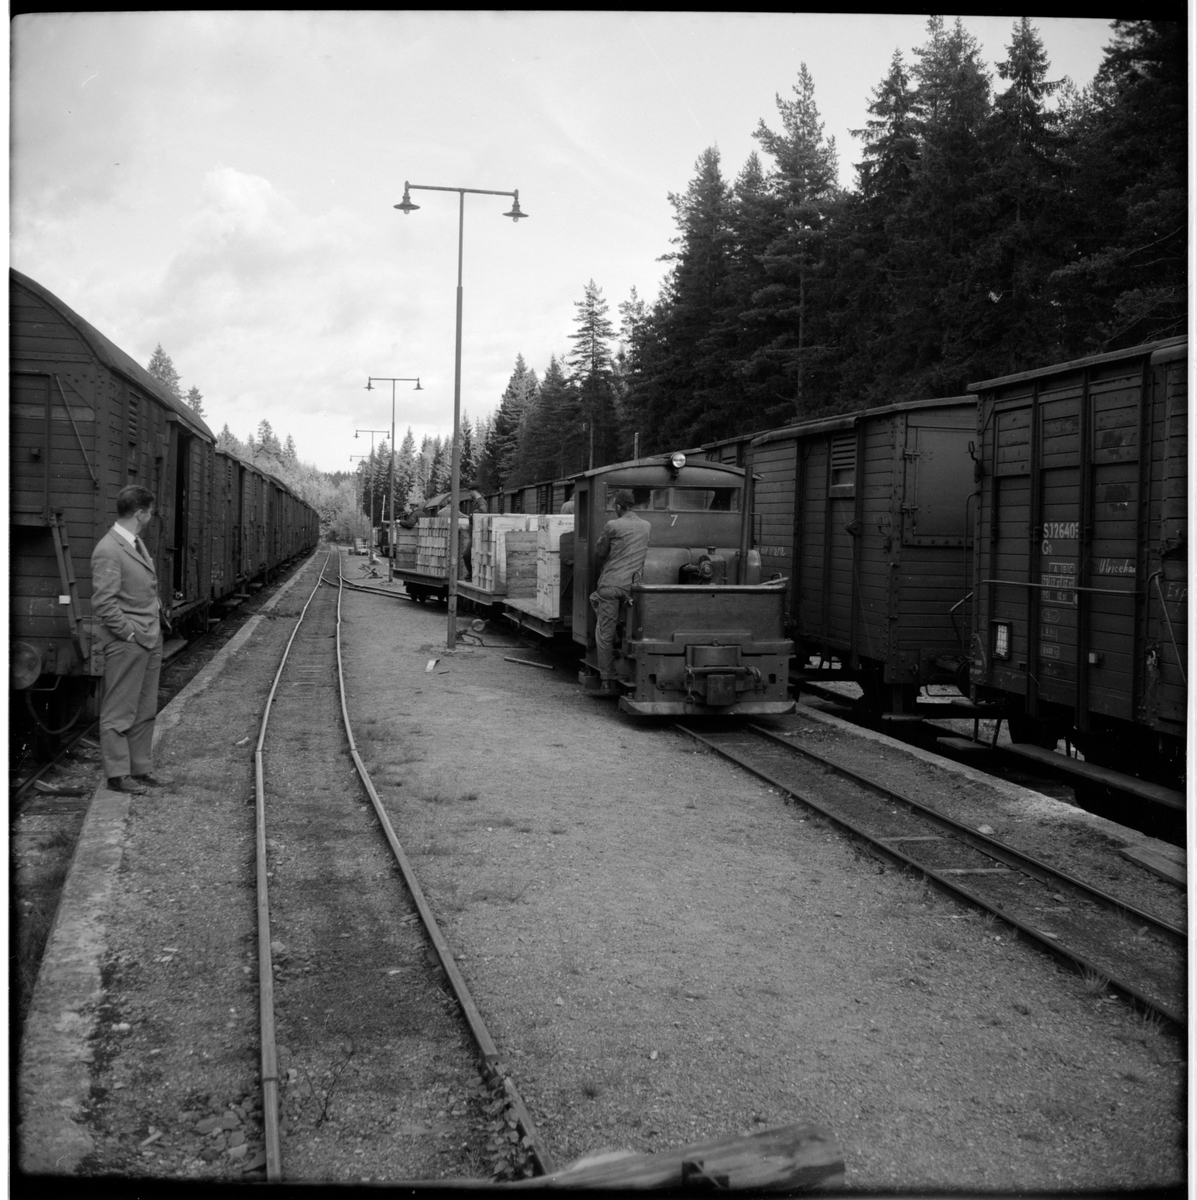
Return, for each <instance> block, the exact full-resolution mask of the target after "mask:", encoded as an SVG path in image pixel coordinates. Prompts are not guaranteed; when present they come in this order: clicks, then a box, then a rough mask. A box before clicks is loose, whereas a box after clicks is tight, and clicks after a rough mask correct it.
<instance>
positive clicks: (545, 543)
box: [536, 513, 574, 619]
mask: <svg viewBox="0 0 1197 1200" xmlns="http://www.w3.org/2000/svg"><path fill="white" fill-rule="evenodd" d="M573 529H574V518H573V514H572V513H568V514H566V515H565V516H542V517H540V518H538V522H537V529H536V607H537V608H538V609H539V610H540V612H542V613H543V614H544V615H545V616H546V617H551V618H553V619H556V618H557V617H559V616H561V535H562V534H563V533H572V532H573Z"/></svg>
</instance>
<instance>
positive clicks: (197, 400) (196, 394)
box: [186, 387, 204, 417]
mask: <svg viewBox="0 0 1197 1200" xmlns="http://www.w3.org/2000/svg"><path fill="white" fill-rule="evenodd" d="M186 402H187V405H188V407H190V408H191V410H192V411H193V412H194V413H195V415H196V416H197V417H202V416H203V415H204V397H203V396H202V395H201V394H200V390H199V388H197V387H193V388H191V390H190V391H188V393H187V401H186Z"/></svg>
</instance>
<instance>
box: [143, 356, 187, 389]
mask: <svg viewBox="0 0 1197 1200" xmlns="http://www.w3.org/2000/svg"><path fill="white" fill-rule="evenodd" d="M146 370H147V371H149V373H150V374H151V375H152V376H153V377H154V378H155V379H156V380H157V381H158V382H159V383H160V384H162V386H163V387H164V388H166V390H167V391H168V392H170V394H171V395H172V396H174V398H175V399H176V400H182V399H183V390H182V388H181V387H180V386H179V373H178V371H176V370H175V364H174V363H173V362H171V361H170V355H169V354H167V353H166V351H165V350H163V349H162V343H161V342H159V343H158V345H157V346H155V347H154V353H153V355H152V356H151V357H150V361H149V362H148V363H147V364H146Z"/></svg>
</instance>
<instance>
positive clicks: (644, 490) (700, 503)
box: [607, 487, 740, 512]
mask: <svg viewBox="0 0 1197 1200" xmlns="http://www.w3.org/2000/svg"><path fill="white" fill-rule="evenodd" d="M631 492H632V495H633V496H634V497H635V499H636V507H637V508H641V509H651V510H652V511H654V512H739V511H740V489H739V488H738V487H719V488H700V487H656V488H648V487H638V488H632V489H631ZM607 509H608V511H614V509H615V499H614V492H613V491H608V493H607Z"/></svg>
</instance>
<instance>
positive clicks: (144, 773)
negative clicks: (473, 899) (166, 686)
mask: <svg viewBox="0 0 1197 1200" xmlns="http://www.w3.org/2000/svg"><path fill="white" fill-rule="evenodd" d="M154 504H155V501H154V493H153V492H151V491H149V490H148V489H146V488H143V487H138V486H136V485H134V486H130V487H126V488H122V489H121V490H120V492H119V493H118V494H117V497H116V524H115V525H113V527H112V528H111V529H110V530H109V531H108V532H107V533H106V534H105V535H104V536H103V537H102V538H101V539H100V540H99V541H98V542H97V543H96V548H95V549H94V550H93V551H92V555H91V586H92V594H91V609H92V613H93V614H94V616H95V618H96V621H97V624H98V630H97V635H98V637H97V640H98V642H99V645H100V648H101V650H102V652H103V655H104V698H103V700H102V701H101V702H100V758H101V759H102V760H103V764H104V775H105V777H106V778H107V780H108V787H109V789H110V790H111V791H114V792H134V793H138V794H140V793H142V792H144V791H145V790H146V788H147V787H160V786H162V785H161V781H160V780H158V779H156V778H154V775H153V773H152V772H153V758H152V751H153V744H154V720H155V717H156V715H157V710H158V676H159V674H160V673H161V670H162V619H161V610H162V605H161V602H160V601H159V599H158V576H157V573H156V572H155V570H154V560H153V559H152V558H151V557H150V554H149V551H148V550H146V548H145V543H144V542H143V541H142V540H141V538H140V537H139V536H138V535H139V534H140V533H141V532H142V530H143V529H145V527H146V526H147V525H148V524H149V523H150V521H151V520H152V519H153V516H154Z"/></svg>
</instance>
